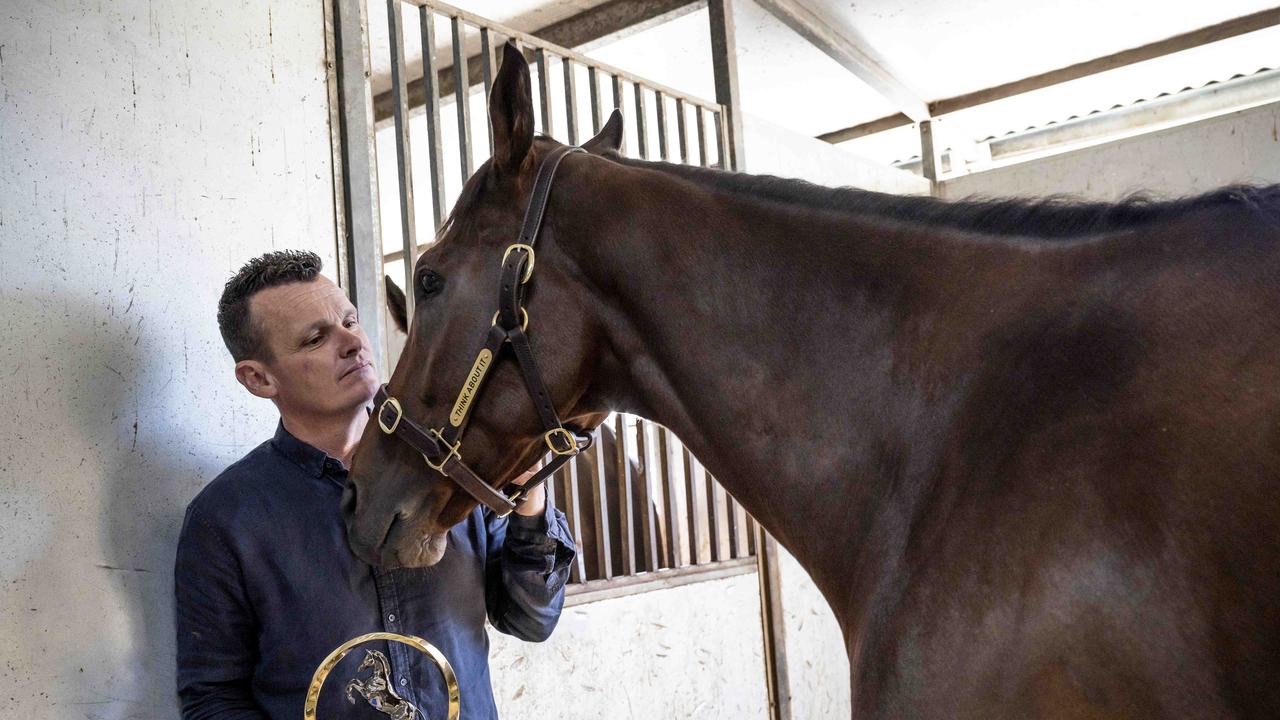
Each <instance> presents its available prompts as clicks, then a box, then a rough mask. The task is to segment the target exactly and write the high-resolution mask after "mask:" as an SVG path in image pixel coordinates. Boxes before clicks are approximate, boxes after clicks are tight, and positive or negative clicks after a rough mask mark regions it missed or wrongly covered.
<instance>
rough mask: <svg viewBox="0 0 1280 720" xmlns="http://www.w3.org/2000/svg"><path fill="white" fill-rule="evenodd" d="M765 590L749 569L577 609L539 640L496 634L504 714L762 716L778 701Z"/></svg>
mask: <svg viewBox="0 0 1280 720" xmlns="http://www.w3.org/2000/svg"><path fill="white" fill-rule="evenodd" d="M759 598H760V589H759V581H758V579H757V577H756V574H755V573H749V574H746V575H739V576H736V577H731V578H727V579H724V580H713V581H710V582H704V583H696V584H693V585H685V586H683V587H678V588H671V589H667V590H657V591H653V592H647V593H642V594H639V595H630V596H627V597H621V598H615V599H612V600H604V601H601V602H596V603H590V604H587V605H579V606H575V607H571V608H569V609H567V610H565V612H564V615H562V616H561V618H560V625H559V627H558V628H557V629H556V632H555V634H554V635H553V636H552V637H551V639H550V640H548V641H547V642H545V643H542V644H539V645H531V644H528V643H522V642H519V641H516V640H513V639H511V638H508V637H506V636H503V635H499V634H497V633H490V637H491V638H493V651H492V652H491V653H490V663H491V667H492V670H493V689H494V696H495V698H496V699H497V702H498V712H499V713H500V714H501V716H502V717H508V718H563V719H564V720H599V719H600V718H609V720H641V719H645V720H647V719H648V718H694V717H696V718H709V719H716V718H722V719H724V720H739V719H740V718H759V719H761V720H763V719H764V718H767V717H768V703H769V701H768V697H767V696H766V691H765V675H764V659H763V655H762V653H763V650H764V641H763V639H762V636H761V626H760V602H759ZM845 716H846V717H848V713H846V714H845ZM795 717H796V719H797V720H799V719H800V718H802V717H804V716H801V715H797V716H795Z"/></svg>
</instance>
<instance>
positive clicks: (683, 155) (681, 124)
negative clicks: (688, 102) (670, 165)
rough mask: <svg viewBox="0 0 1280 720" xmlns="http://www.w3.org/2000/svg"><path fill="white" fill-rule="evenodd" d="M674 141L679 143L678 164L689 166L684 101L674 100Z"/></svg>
mask: <svg viewBox="0 0 1280 720" xmlns="http://www.w3.org/2000/svg"><path fill="white" fill-rule="evenodd" d="M676 139H677V140H678V141H679V143H680V162H681V163H683V164H685V165H688V164H689V128H688V124H687V122H686V120H685V117H684V101H683V100H681V99H680V98H676Z"/></svg>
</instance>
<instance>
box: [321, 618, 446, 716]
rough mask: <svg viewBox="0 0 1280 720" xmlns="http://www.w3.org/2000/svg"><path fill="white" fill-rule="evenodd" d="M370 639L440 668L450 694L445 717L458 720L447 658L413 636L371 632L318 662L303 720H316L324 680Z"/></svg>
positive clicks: (429, 644)
mask: <svg viewBox="0 0 1280 720" xmlns="http://www.w3.org/2000/svg"><path fill="white" fill-rule="evenodd" d="M373 640H390V641H393V642H398V643H401V644H402V645H408V646H409V647H411V648H413V649H415V650H417V651H419V652H421V653H424V654H425V655H427V656H428V657H430V658H431V659H432V661H434V662H435V664H436V667H437V668H439V669H440V673H441V674H442V675H444V684H445V687H446V688H447V689H448V691H449V712H448V714H447V715H446V717H447V718H448V720H458V714H459V712H460V711H461V707H462V703H461V696H460V692H459V690H458V676H457V675H456V674H455V673H454V672H453V666H452V665H450V664H449V659H448V658H446V657H445V656H444V653H442V652H440V649H439V648H437V647H436V646H435V645H432V644H431V643H429V642H427V641H426V640H423V639H422V638H420V637H417V636H416V635H401V634H400V633H391V632H371V633H365V634H364V635H360V636H357V637H353V638H351V639H350V640H348V641H346V642H344V643H342V644H341V645H339V646H338V647H336V648H334V649H333V652H331V653H329V655H328V657H326V658H325V659H324V661H323V662H321V663H320V665H319V667H317V668H316V672H315V674H314V675H312V677H311V685H310V686H309V687H308V688H307V702H306V706H305V707H304V708H303V713H302V717H303V718H304V720H316V706H317V705H318V704H319V702H320V690H321V689H322V688H323V687H324V683H325V680H327V679H328V678H329V673H330V672H332V671H333V669H334V668H335V667H337V665H338V663H339V662H341V661H342V658H344V657H346V656H347V653H349V652H351V650H352V649H354V648H355V647H356V646H357V645H363V644H365V643H367V642H371V641H373Z"/></svg>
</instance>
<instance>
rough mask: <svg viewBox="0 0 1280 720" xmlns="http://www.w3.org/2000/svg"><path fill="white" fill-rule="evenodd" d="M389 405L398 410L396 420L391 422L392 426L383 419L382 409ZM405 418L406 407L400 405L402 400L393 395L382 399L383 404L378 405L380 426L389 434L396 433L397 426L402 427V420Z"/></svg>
mask: <svg viewBox="0 0 1280 720" xmlns="http://www.w3.org/2000/svg"><path fill="white" fill-rule="evenodd" d="M388 405H390V406H391V407H392V408H394V409H395V411H396V421H395V422H393V423H391V427H387V424H386V423H385V422H383V421H382V411H383V410H385V409H386V407H387V406H388ZM403 418H404V408H402V407H400V401H399V400H397V399H395V398H393V397H388V398H387V399H386V400H383V401H382V405H380V406H378V427H380V428H382V432H384V433H386V434H388V435H393V434H395V431H396V428H398V427H400V421H401V420H402V419H403Z"/></svg>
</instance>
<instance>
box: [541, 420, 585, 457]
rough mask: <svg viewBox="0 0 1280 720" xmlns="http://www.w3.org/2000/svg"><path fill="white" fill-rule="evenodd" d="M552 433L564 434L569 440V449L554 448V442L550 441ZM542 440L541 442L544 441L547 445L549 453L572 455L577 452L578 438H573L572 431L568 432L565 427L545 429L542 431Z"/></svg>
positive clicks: (556, 434)
mask: <svg viewBox="0 0 1280 720" xmlns="http://www.w3.org/2000/svg"><path fill="white" fill-rule="evenodd" d="M553 435H555V436H564V437H565V438H568V440H569V449H568V450H560V449H558V448H556V446H555V444H554V443H552V442H551V436H553ZM542 441H543V442H545V443H546V444H547V447H548V448H550V449H551V454H552V455H569V456H573V455H577V454H578V439H577V438H575V437H574V436H573V433H571V432H569V431H568V430H565V429H564V428H562V427H558V428H556V429H554V430H548V431H546V432H545V433H543V434H542Z"/></svg>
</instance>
